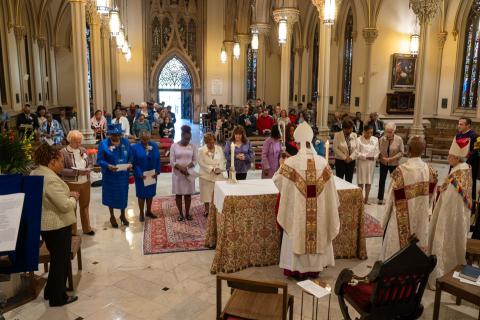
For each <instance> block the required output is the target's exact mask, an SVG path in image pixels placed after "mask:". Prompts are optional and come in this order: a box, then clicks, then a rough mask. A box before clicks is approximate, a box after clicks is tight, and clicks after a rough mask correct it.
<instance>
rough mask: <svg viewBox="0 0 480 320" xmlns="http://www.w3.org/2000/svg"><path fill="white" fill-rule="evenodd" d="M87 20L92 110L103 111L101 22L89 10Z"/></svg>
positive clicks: (93, 12) (92, 11)
mask: <svg viewBox="0 0 480 320" xmlns="http://www.w3.org/2000/svg"><path fill="white" fill-rule="evenodd" d="M89 18H90V19H89V20H90V30H91V32H92V33H91V35H92V38H91V41H90V43H91V51H92V56H91V61H90V63H91V66H92V85H93V106H94V109H103V108H104V107H105V105H104V103H105V100H104V91H105V89H104V85H103V84H104V78H103V66H102V64H103V59H102V35H101V31H100V27H101V20H100V17H99V15H98V14H97V12H96V11H95V10H94V9H93V10H92V9H89Z"/></svg>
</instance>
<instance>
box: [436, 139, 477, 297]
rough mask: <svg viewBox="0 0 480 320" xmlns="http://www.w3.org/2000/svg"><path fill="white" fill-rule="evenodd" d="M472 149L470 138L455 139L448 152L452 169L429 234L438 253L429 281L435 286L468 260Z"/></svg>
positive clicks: (438, 202)
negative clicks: (469, 153) (470, 160)
mask: <svg viewBox="0 0 480 320" xmlns="http://www.w3.org/2000/svg"><path fill="white" fill-rule="evenodd" d="M469 150H470V141H469V139H468V138H460V139H455V138H454V140H453V143H452V146H451V147H450V151H449V153H448V163H449V164H450V166H452V170H451V171H450V174H449V175H448V176H447V177H446V178H445V181H444V182H443V184H442V186H441V187H440V188H439V189H440V190H439V191H440V194H439V196H438V199H437V201H436V203H435V205H434V209H433V215H432V219H431V221H430V229H429V234H428V253H429V254H433V255H436V256H437V265H436V266H435V269H434V270H433V271H432V273H431V274H430V278H429V281H428V283H429V286H430V288H432V289H434V288H435V282H436V279H437V278H440V277H442V276H444V275H445V274H446V273H447V272H450V271H451V270H452V269H453V268H454V267H455V266H457V265H459V264H465V263H466V261H465V252H466V249H467V235H468V232H469V230H470V211H471V208H472V169H471V167H470V165H468V164H467V163H465V162H464V161H465V160H466V158H467V155H468V152H469Z"/></svg>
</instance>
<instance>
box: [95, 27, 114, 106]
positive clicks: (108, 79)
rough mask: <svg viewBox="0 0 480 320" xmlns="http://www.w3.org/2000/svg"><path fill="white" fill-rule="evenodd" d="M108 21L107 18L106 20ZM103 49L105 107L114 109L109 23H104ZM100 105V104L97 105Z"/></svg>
mask: <svg viewBox="0 0 480 320" xmlns="http://www.w3.org/2000/svg"><path fill="white" fill-rule="evenodd" d="M105 21H106V20H105ZM102 43H103V45H102V47H103V48H102V49H103V84H104V97H105V100H104V102H103V108H104V109H106V110H108V111H112V110H113V101H112V71H111V61H110V58H111V56H110V29H109V26H108V24H107V23H103V24H102ZM97 107H98V106H97Z"/></svg>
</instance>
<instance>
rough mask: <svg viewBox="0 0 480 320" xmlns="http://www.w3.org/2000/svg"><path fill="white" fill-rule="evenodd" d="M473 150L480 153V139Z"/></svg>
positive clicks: (479, 138)
mask: <svg viewBox="0 0 480 320" xmlns="http://www.w3.org/2000/svg"><path fill="white" fill-rule="evenodd" d="M473 150H475V151H480V137H478V138H477V141H475V144H474V145H473Z"/></svg>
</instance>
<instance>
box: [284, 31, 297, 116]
mask: <svg viewBox="0 0 480 320" xmlns="http://www.w3.org/2000/svg"><path fill="white" fill-rule="evenodd" d="M294 39H295V38H292V46H291V47H290V93H289V99H290V101H293V92H294V91H295V41H294ZM282 107H286V106H282Z"/></svg>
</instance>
